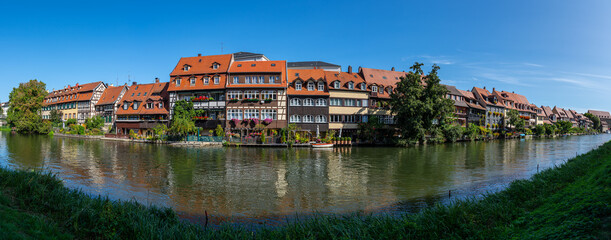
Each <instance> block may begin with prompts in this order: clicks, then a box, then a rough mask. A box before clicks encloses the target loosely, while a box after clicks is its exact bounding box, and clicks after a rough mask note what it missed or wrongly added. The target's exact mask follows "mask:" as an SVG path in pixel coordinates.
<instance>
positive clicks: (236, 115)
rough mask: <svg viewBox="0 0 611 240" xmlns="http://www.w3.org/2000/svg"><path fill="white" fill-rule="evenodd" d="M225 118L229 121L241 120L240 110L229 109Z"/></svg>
mask: <svg viewBox="0 0 611 240" xmlns="http://www.w3.org/2000/svg"><path fill="white" fill-rule="evenodd" d="M227 117H228V118H229V119H237V120H242V110H240V109H229V110H227Z"/></svg>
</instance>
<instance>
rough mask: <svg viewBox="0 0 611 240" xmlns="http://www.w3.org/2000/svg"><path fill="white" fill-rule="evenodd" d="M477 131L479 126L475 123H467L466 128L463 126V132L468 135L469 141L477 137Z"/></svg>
mask: <svg viewBox="0 0 611 240" xmlns="http://www.w3.org/2000/svg"><path fill="white" fill-rule="evenodd" d="M478 132H479V128H478V127H477V126H476V125H475V124H473V123H469V125H468V126H467V128H465V132H464V134H465V135H467V137H469V139H470V140H471V141H474V140H476V139H477V133H478Z"/></svg>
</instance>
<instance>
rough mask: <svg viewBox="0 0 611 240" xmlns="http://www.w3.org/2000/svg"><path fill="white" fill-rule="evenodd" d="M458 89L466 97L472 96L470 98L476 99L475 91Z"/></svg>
mask: <svg viewBox="0 0 611 240" xmlns="http://www.w3.org/2000/svg"><path fill="white" fill-rule="evenodd" d="M458 91H459V92H460V93H461V94H462V95H463V96H465V98H470V99H475V96H474V95H473V93H472V92H471V91H463V90H460V89H458Z"/></svg>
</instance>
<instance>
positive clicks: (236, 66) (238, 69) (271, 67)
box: [227, 61, 287, 88]
mask: <svg viewBox="0 0 611 240" xmlns="http://www.w3.org/2000/svg"><path fill="white" fill-rule="evenodd" d="M229 73H230V74H231V75H232V76H236V75H245V74H248V73H253V74H256V73H279V74H280V82H279V83H274V84H268V83H265V84H233V83H232V82H231V81H227V88H285V87H286V85H287V82H286V61H241V62H234V63H232V64H231V67H230V68H229Z"/></svg>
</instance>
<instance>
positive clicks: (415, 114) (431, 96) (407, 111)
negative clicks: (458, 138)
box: [390, 62, 454, 142]
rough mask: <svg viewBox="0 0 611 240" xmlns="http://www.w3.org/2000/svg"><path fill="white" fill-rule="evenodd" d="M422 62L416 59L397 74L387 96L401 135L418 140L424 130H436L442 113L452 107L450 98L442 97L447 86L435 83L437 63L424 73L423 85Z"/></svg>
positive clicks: (423, 134)
mask: <svg viewBox="0 0 611 240" xmlns="http://www.w3.org/2000/svg"><path fill="white" fill-rule="evenodd" d="M422 65H423V64H421V63H418V62H416V63H414V65H413V66H412V67H410V69H411V70H412V71H411V72H409V73H408V74H407V75H406V76H405V77H401V80H400V81H399V82H398V83H397V87H396V89H395V91H393V93H391V100H390V105H391V111H392V113H393V114H396V117H397V126H399V129H400V131H401V136H402V137H403V138H406V139H408V140H412V141H413V140H417V141H421V142H422V141H424V140H425V135H426V134H427V132H428V133H437V132H439V131H438V130H439V128H440V126H441V125H442V124H443V123H444V122H445V119H446V117H447V116H448V115H449V114H450V113H452V112H453V110H454V106H453V102H452V100H450V99H446V98H445V96H446V94H447V93H448V90H447V89H446V88H445V87H444V86H442V85H441V84H440V83H439V82H440V79H439V77H438V76H437V72H438V70H439V67H438V66H437V65H433V68H432V70H431V71H430V72H429V74H428V76H426V77H425V79H426V86H423V84H422V75H423V74H424V72H423V71H422V69H421V67H422ZM436 123H437V124H436Z"/></svg>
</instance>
